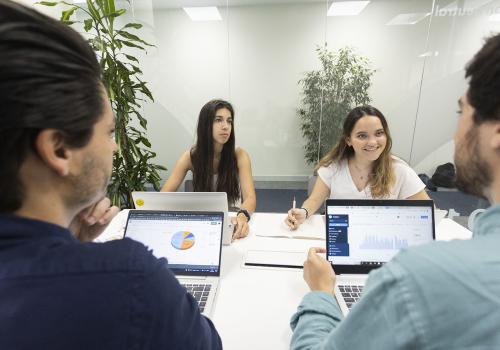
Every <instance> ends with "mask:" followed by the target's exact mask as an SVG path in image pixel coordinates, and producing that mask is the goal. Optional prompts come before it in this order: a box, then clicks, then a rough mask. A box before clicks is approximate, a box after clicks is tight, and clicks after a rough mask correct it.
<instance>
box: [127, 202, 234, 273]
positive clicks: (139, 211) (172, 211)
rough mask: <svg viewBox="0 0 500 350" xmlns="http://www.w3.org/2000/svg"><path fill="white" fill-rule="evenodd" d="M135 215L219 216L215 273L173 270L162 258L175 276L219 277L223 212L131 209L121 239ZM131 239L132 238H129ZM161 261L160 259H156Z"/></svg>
mask: <svg viewBox="0 0 500 350" xmlns="http://www.w3.org/2000/svg"><path fill="white" fill-rule="evenodd" d="M135 213H137V214H139V213H141V214H158V213H165V214H177V213H181V214H189V213H192V214H196V215H216V216H220V219H221V222H222V225H221V239H220V245H219V269H218V271H217V272H209V271H185V270H181V269H175V268H172V267H170V266H168V259H167V258H164V259H165V260H167V262H166V264H167V267H168V268H169V269H170V271H172V272H173V273H174V274H175V275H176V276H209V277H220V270H221V265H222V241H223V233H224V212H222V211H195V210H193V211H190V210H137V209H135V210H134V209H131V210H130V211H129V212H128V215H127V223H126V225H125V232H124V235H123V237H124V238H125V237H127V227H128V223H129V220H130V217H131V216H133V215H136V214H135ZM131 239H132V238H131ZM140 243H142V242H140ZM158 259H162V258H158Z"/></svg>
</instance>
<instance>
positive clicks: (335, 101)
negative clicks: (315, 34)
mask: <svg viewBox="0 0 500 350" xmlns="http://www.w3.org/2000/svg"><path fill="white" fill-rule="evenodd" d="M316 52H317V53H318V57H319V60H320V61H321V69H319V70H312V71H309V72H306V73H305V74H304V78H302V79H301V80H299V84H300V85H301V86H302V88H303V90H302V100H301V106H300V107H299V108H298V111H297V112H298V115H299V118H300V122H301V130H302V136H303V137H304V138H305V139H306V145H305V146H304V148H305V160H306V162H307V163H308V164H314V163H317V162H318V160H319V159H321V157H323V156H324V155H325V154H326V153H327V152H328V151H329V150H330V149H331V148H332V146H333V145H334V144H335V143H336V142H337V139H338V137H339V135H340V134H341V132H342V123H343V121H344V118H345V116H346V115H347V113H348V112H349V111H350V110H351V109H352V108H354V107H355V106H358V105H362V104H367V103H369V102H370V97H369V95H368V89H369V88H370V85H371V78H372V76H373V74H374V73H375V71H374V70H373V69H371V68H370V67H369V61H368V59H367V58H365V57H362V56H359V55H357V54H356V53H355V52H354V49H352V48H350V47H345V48H341V49H340V50H338V51H337V52H331V51H328V49H327V47H326V45H325V46H324V47H318V48H317V49H316Z"/></svg>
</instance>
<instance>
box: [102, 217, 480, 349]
mask: <svg viewBox="0 0 500 350" xmlns="http://www.w3.org/2000/svg"><path fill="white" fill-rule="evenodd" d="M127 213H128V210H124V211H122V212H120V214H118V215H117V217H116V218H115V219H113V221H112V222H111V224H110V226H109V227H108V228H107V229H106V231H105V232H104V233H103V235H102V236H101V238H100V239H99V240H100V241H106V240H109V239H116V238H120V237H121V236H122V235H123V228H124V224H125V221H126V217H127ZM285 215H286V214H283V213H281V214H273V215H269V214H267V213H266V214H265V215H259V213H254V214H253V216H252V219H251V221H250V234H249V236H248V237H246V238H244V239H240V240H237V241H235V242H233V243H232V244H231V245H230V246H224V247H223V248H222V258H221V259H222V261H221V263H222V266H221V282H220V285H219V291H218V295H217V301H216V305H215V311H214V313H213V315H212V317H211V319H212V321H213V322H214V324H215V326H216V328H217V330H218V332H219V334H220V336H221V338H222V343H223V346H224V348H225V349H229V350H232V349H235V350H245V349H251V350H254V349H273V350H279V349H288V348H289V343H290V339H291V335H292V332H291V330H290V326H289V320H290V317H291V316H292V314H293V313H294V312H295V310H296V308H297V306H298V304H299V303H300V301H301V299H302V297H303V296H304V295H305V294H306V293H307V292H308V291H309V289H308V287H307V285H306V283H305V282H304V280H303V279H302V270H301V269H293V268H270V267H248V266H245V265H244V261H245V256H246V254H247V252H248V251H269V252H270V253H268V254H274V253H272V252H277V253H276V254H277V256H278V257H279V256H280V254H282V253H279V252H297V253H296V254H294V255H296V257H297V256H299V255H300V254H303V256H304V257H305V255H306V254H305V253H306V252H307V250H308V249H309V247H312V246H324V245H325V241H324V240H306V239H293V238H270V237H261V236H258V235H256V232H253V230H252V226H259V227H263V224H264V225H269V226H270V227H272V226H273V225H281V223H282V221H283V220H284V219H285ZM263 221H265V222H263ZM257 224H258V225H257ZM318 226H319V225H318ZM318 230H320V231H324V227H321V226H319V227H318ZM471 235H472V233H471V232H470V231H469V230H467V229H465V228H464V227H462V226H461V225H459V224H457V223H456V222H454V221H453V220H451V219H442V220H441V221H440V222H439V223H438V224H437V225H436V239H437V240H450V239H468V238H470V237H471ZM298 252H300V254H299V253H298ZM285 254H286V253H285ZM278 259H279V258H278Z"/></svg>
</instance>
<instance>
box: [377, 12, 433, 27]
mask: <svg viewBox="0 0 500 350" xmlns="http://www.w3.org/2000/svg"><path fill="white" fill-rule="evenodd" d="M429 15H430V13H401V14H399V15H397V16H396V17H394V18H393V19H391V20H390V21H389V22H387V23H386V25H388V26H402V25H412V24H417V23H418V22H420V21H421V20H423V19H424V18H425V17H427V16H429Z"/></svg>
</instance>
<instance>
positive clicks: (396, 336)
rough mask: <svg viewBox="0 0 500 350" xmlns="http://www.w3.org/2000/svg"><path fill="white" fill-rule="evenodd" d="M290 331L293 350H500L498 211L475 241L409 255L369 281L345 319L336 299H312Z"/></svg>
mask: <svg viewBox="0 0 500 350" xmlns="http://www.w3.org/2000/svg"><path fill="white" fill-rule="evenodd" d="M291 327H292V330H293V331H294V333H293V336H292V342H291V348H292V349H349V350H353V349H363V350H364V349H383V350H388V349H446V350H448V349H500V205H497V206H495V207H492V208H490V209H488V210H487V211H486V212H484V213H483V214H482V215H481V216H480V217H478V218H477V220H476V224H475V227H474V236H473V238H472V239H471V240H464V241H461V240H455V241H451V242H433V243H431V244H427V245H424V246H419V247H414V248H410V249H408V250H404V251H402V252H400V253H399V254H398V255H396V256H395V257H394V259H393V260H392V261H391V262H389V263H387V264H386V265H385V266H384V267H382V268H380V269H378V270H376V271H373V272H372V273H370V275H369V278H368V281H367V284H366V286H365V289H364V292H363V297H362V298H361V299H360V300H359V302H358V303H357V304H356V305H355V306H354V307H353V309H352V310H351V312H350V313H349V314H348V316H347V317H346V318H345V319H343V316H342V314H341V312H340V309H339V307H338V305H337V302H336V300H335V299H334V297H333V296H332V295H330V294H328V293H324V292H311V293H309V294H307V295H306V296H305V297H304V299H303V300H302V303H301V304H300V306H299V307H298V310H297V312H296V313H295V314H294V315H293V317H292V320H291Z"/></svg>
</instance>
